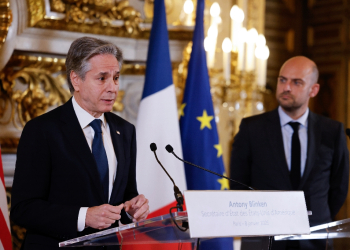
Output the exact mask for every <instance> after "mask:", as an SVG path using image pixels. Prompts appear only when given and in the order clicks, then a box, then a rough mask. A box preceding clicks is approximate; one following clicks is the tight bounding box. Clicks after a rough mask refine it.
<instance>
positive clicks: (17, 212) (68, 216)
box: [11, 37, 149, 250]
mask: <svg viewBox="0 0 350 250" xmlns="http://www.w3.org/2000/svg"><path fill="white" fill-rule="evenodd" d="M121 64H122V53H121V51H120V49H119V48H118V47H116V46H115V45H114V44H112V43H109V42H106V41H102V40H99V39H95V38H89V37H82V38H79V39H77V40H75V41H74V42H73V43H72V45H71V47H70V49H69V51H68V54H67V59H66V70H67V80H68V85H69V88H70V91H71V93H72V94H73V97H72V98H71V99H70V100H69V101H68V102H67V103H65V104H64V105H62V106H60V107H58V108H56V109H54V110H53V111H50V112H48V113H46V114H44V115H41V116H39V117H37V118H35V119H33V120H31V121H29V122H28V123H27V124H26V126H25V127H24V129H23V133H22V136H21V139H20V142H19V145H18V150H17V162H16V170H15V176H14V182H13V187H12V209H11V218H12V220H13V221H14V222H16V223H17V224H18V225H21V226H23V227H25V228H26V229H27V233H26V237H25V240H24V243H23V246H22V249H35V250H38V249H58V243H59V242H60V241H65V240H68V239H71V238H75V237H79V236H82V235H86V234H90V233H94V232H97V231H98V230H101V229H106V228H109V227H115V226H118V221H119V220H121V222H122V223H124V224H126V223H130V222H131V221H132V220H134V221H137V220H141V219H145V218H146V217H147V215H148V213H149V210H148V200H147V199H146V198H145V197H144V196H143V195H138V192H137V188H136V169H135V165H136V139H135V138H136V135H135V128H134V126H133V125H131V124H130V123H128V122H127V121H125V120H123V119H122V118H120V117H118V116H117V115H115V114H113V113H111V112H110V111H111V110H112V107H113V104H114V102H115V99H116V96H117V93H118V90H119V74H120V68H121ZM79 249H81V248H79ZM88 249H106V248H104V247H96V248H94V247H92V248H88ZM107 249H118V247H116V246H115V247H107Z"/></svg>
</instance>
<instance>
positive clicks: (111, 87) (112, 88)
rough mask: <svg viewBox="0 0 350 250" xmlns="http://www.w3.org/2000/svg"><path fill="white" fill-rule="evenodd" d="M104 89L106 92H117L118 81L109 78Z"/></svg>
mask: <svg viewBox="0 0 350 250" xmlns="http://www.w3.org/2000/svg"><path fill="white" fill-rule="evenodd" d="M106 89H107V91H108V92H117V91H118V89H119V82H118V81H117V82H116V81H114V79H111V80H110V81H108V83H107V87H106Z"/></svg>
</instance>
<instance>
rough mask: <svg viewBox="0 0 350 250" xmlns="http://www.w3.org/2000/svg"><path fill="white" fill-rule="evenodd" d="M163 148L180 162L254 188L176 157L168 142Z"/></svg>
mask: <svg viewBox="0 0 350 250" xmlns="http://www.w3.org/2000/svg"><path fill="white" fill-rule="evenodd" d="M165 149H166V150H167V151H168V152H169V153H171V154H173V155H174V156H175V157H176V158H177V159H178V160H180V161H182V162H184V163H187V164H189V165H192V166H195V167H196V168H199V169H202V170H204V171H207V172H209V173H212V174H215V175H217V176H219V177H222V178H225V179H227V180H229V181H232V182H235V183H238V184H240V185H242V186H244V187H246V188H249V189H250V190H255V189H254V188H252V187H250V186H248V185H245V184H243V183H241V182H239V181H235V180H232V179H230V178H228V177H226V176H223V175H221V174H218V173H216V172H213V171H210V170H208V169H206V168H202V167H200V166H197V165H195V164H193V163H191V162H188V161H185V160H183V159H181V158H180V157H178V156H177V155H176V154H175V153H174V149H173V147H172V146H171V145H170V144H168V145H167V146H166V147H165Z"/></svg>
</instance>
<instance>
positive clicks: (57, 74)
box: [0, 55, 70, 129]
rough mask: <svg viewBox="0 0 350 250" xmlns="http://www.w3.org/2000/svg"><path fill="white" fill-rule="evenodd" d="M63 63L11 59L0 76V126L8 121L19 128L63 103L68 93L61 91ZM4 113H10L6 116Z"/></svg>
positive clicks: (53, 59) (31, 59)
mask: <svg viewBox="0 0 350 250" xmlns="http://www.w3.org/2000/svg"><path fill="white" fill-rule="evenodd" d="M64 62H65V60H64V59H57V58H43V57H36V56H21V55H19V56H17V55H15V56H13V57H12V58H11V59H10V61H9V63H8V64H7V66H6V67H5V69H4V70H3V72H2V73H1V76H0V79H1V80H2V88H1V92H0V100H1V109H0V124H9V123H10V122H11V123H12V124H13V125H14V126H15V127H16V128H17V129H21V128H23V126H24V125H25V123H26V122H28V121H29V120H31V119H32V118H34V117H37V116H39V115H41V114H43V113H45V112H46V111H47V110H48V108H49V107H50V106H57V105H61V104H62V103H64V102H66V101H67V100H68V99H69V97H70V93H69V91H68V90H67V89H65V88H64V85H65V74H64V70H65V66H64ZM17 85H24V88H23V87H22V88H20V87H19V86H17ZM6 110H11V112H10V115H9V116H8V117H6V116H5V111H6Z"/></svg>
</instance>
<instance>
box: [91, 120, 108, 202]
mask: <svg viewBox="0 0 350 250" xmlns="http://www.w3.org/2000/svg"><path fill="white" fill-rule="evenodd" d="M90 126H91V127H92V128H93V130H94V131H95V136H94V139H93V141H92V154H93V156H94V158H95V161H96V164H97V169H98V172H99V174H100V180H101V184H102V187H103V193H104V199H105V201H106V203H108V189H109V178H108V172H109V171H108V160H107V154H106V150H105V147H104V146H103V140H102V129H101V120H100V119H95V120H93V121H92V122H91V123H90Z"/></svg>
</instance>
